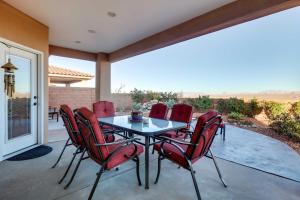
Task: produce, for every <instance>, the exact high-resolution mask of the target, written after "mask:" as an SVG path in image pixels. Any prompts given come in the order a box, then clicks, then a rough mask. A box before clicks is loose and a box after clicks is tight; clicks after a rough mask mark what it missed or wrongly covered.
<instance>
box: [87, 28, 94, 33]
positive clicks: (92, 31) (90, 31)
mask: <svg viewBox="0 0 300 200" xmlns="http://www.w3.org/2000/svg"><path fill="white" fill-rule="evenodd" d="M88 32H89V33H96V31H95V30H93V29H90V30H88Z"/></svg>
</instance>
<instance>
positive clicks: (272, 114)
mask: <svg viewBox="0 0 300 200" xmlns="http://www.w3.org/2000/svg"><path fill="white" fill-rule="evenodd" d="M264 110H265V113H266V115H267V117H268V118H269V119H270V120H276V119H277V118H278V117H281V115H282V114H283V113H284V105H283V104H282V103H277V102H274V101H268V102H265V103H264Z"/></svg>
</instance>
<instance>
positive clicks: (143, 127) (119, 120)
mask: <svg viewBox="0 0 300 200" xmlns="http://www.w3.org/2000/svg"><path fill="white" fill-rule="evenodd" d="M98 121H99V123H100V124H101V125H108V126H111V127H115V128H117V129H119V130H123V131H125V132H128V133H129V135H132V136H133V135H134V134H137V135H140V136H143V137H144V138H145V141H144V142H138V143H139V144H142V145H144V146H145V189H149V148H150V146H151V145H153V144H154V143H150V138H151V137H154V136H159V135H161V134H163V133H165V132H166V131H172V130H179V129H182V128H184V127H186V123H182V122H176V121H170V120H161V119H155V118H149V117H147V118H144V120H143V122H132V121H131V120H130V116H129V115H125V116H114V117H103V118H98Z"/></svg>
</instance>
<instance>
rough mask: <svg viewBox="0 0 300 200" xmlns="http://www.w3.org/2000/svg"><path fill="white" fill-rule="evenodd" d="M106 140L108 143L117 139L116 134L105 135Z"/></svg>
mask: <svg viewBox="0 0 300 200" xmlns="http://www.w3.org/2000/svg"><path fill="white" fill-rule="evenodd" d="M105 141H106V142H108V143H110V142H113V141H115V137H114V135H112V134H109V135H105Z"/></svg>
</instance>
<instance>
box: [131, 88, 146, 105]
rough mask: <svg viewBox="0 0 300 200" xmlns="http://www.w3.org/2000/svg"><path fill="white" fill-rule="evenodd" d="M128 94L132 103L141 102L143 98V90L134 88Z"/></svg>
mask: <svg viewBox="0 0 300 200" xmlns="http://www.w3.org/2000/svg"><path fill="white" fill-rule="evenodd" d="M130 96H131V99H132V101H133V102H134V103H142V102H143V101H144V99H145V92H144V91H142V90H138V89H136V88H134V90H133V91H131V92H130Z"/></svg>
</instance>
